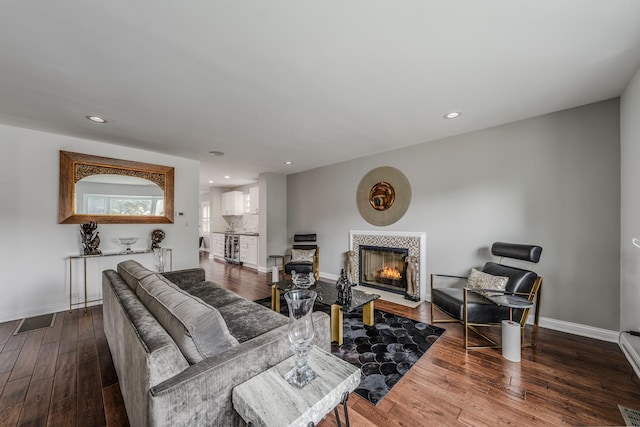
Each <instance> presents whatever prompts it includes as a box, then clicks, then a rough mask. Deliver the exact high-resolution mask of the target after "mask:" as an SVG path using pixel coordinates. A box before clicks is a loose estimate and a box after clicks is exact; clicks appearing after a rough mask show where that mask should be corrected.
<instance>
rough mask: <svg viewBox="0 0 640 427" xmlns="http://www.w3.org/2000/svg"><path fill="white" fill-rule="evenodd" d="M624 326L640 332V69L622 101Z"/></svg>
mask: <svg viewBox="0 0 640 427" xmlns="http://www.w3.org/2000/svg"><path fill="white" fill-rule="evenodd" d="M620 145H621V158H622V161H621V174H620V176H621V197H622V205H621V223H622V224H621V229H620V245H621V246H620V254H621V259H620V327H621V328H622V329H623V330H627V329H635V330H636V331H640V249H638V248H636V247H635V246H633V245H632V244H631V239H632V238H633V237H636V238H638V239H640V191H639V189H640V69H639V70H638V71H636V74H635V76H634V77H633V79H632V80H631V82H630V83H629V85H628V86H627V88H626V89H625V91H624V93H623V94H622V97H621V99H620Z"/></svg>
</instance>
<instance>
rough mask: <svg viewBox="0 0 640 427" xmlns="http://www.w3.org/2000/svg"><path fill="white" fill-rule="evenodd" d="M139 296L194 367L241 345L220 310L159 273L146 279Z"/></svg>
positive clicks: (143, 280) (141, 283)
mask: <svg viewBox="0 0 640 427" xmlns="http://www.w3.org/2000/svg"><path fill="white" fill-rule="evenodd" d="M136 294H137V295H138V298H140V300H141V301H142V303H143V304H144V305H145V306H146V307H147V309H148V310H149V311H150V312H151V314H153V315H154V316H155V318H156V319H157V320H158V322H159V323H160V324H161V325H162V326H163V327H164V328H165V329H166V330H167V332H168V333H169V335H171V337H172V338H173V340H174V341H175V342H176V344H177V345H178V347H179V348H180V351H182V354H183V355H184V357H185V358H186V359H187V360H188V361H189V363H191V364H195V363H198V362H200V361H201V360H203V359H204V358H207V357H211V356H214V355H216V354H218V353H221V352H223V351H225V350H228V349H229V348H231V347H233V346H234V345H237V344H238V341H237V340H236V339H235V338H234V337H233V336H232V335H231V334H230V333H229V330H228V329H227V324H226V323H225V321H224V319H223V318H222V316H221V315H220V313H219V312H218V310H216V309H215V308H213V307H211V306H210V305H209V304H206V303H205V302H204V301H202V300H201V299H200V298H197V297H195V296H193V295H190V294H189V293H187V292H184V291H183V290H181V289H180V288H178V287H177V286H175V285H173V284H172V283H171V282H170V281H168V280H167V279H166V278H165V277H163V276H161V275H159V274H153V275H150V276H147V277H145V278H144V279H142V280H141V281H140V285H139V286H138V288H137V291H136Z"/></svg>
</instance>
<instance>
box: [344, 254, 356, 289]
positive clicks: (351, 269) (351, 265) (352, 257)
mask: <svg viewBox="0 0 640 427" xmlns="http://www.w3.org/2000/svg"><path fill="white" fill-rule="evenodd" d="M345 255H346V257H347V280H349V282H350V283H351V284H352V285H353V284H354V283H357V282H358V281H357V280H356V271H355V270H356V252H355V251H347V252H346V253H345Z"/></svg>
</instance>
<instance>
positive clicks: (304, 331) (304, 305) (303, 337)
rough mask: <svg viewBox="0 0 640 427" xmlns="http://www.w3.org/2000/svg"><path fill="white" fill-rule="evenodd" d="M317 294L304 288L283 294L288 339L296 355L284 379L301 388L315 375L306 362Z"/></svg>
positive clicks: (311, 335)
mask: <svg viewBox="0 0 640 427" xmlns="http://www.w3.org/2000/svg"><path fill="white" fill-rule="evenodd" d="M316 297H317V294H316V293H315V292H314V291H310V290H306V289H296V290H293V291H289V292H287V293H286V294H284V299H285V300H286V301H287V306H288V307H289V341H290V342H291V350H292V351H293V354H294V356H295V357H296V361H295V365H294V366H293V368H292V369H291V370H290V371H289V372H287V373H286V374H285V376H284V379H285V380H287V381H288V382H289V384H291V385H293V386H295V387H298V388H302V387H304V386H305V385H307V384H309V383H310V382H311V381H313V379H314V378H315V377H316V373H315V372H313V370H312V369H311V368H310V367H309V365H308V364H307V358H308V356H309V351H310V350H311V341H312V340H313V336H314V334H315V330H314V328H313V317H312V316H311V314H312V313H313V303H314V302H315V300H316Z"/></svg>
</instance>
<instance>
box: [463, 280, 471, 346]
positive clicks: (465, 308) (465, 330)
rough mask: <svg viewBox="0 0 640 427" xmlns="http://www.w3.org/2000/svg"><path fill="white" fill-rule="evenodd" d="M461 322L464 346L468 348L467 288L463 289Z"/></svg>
mask: <svg viewBox="0 0 640 427" xmlns="http://www.w3.org/2000/svg"><path fill="white" fill-rule="evenodd" d="M463 307H464V308H463V310H462V323H463V325H464V348H466V349H468V348H469V324H468V323H467V290H466V289H464V290H463Z"/></svg>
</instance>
